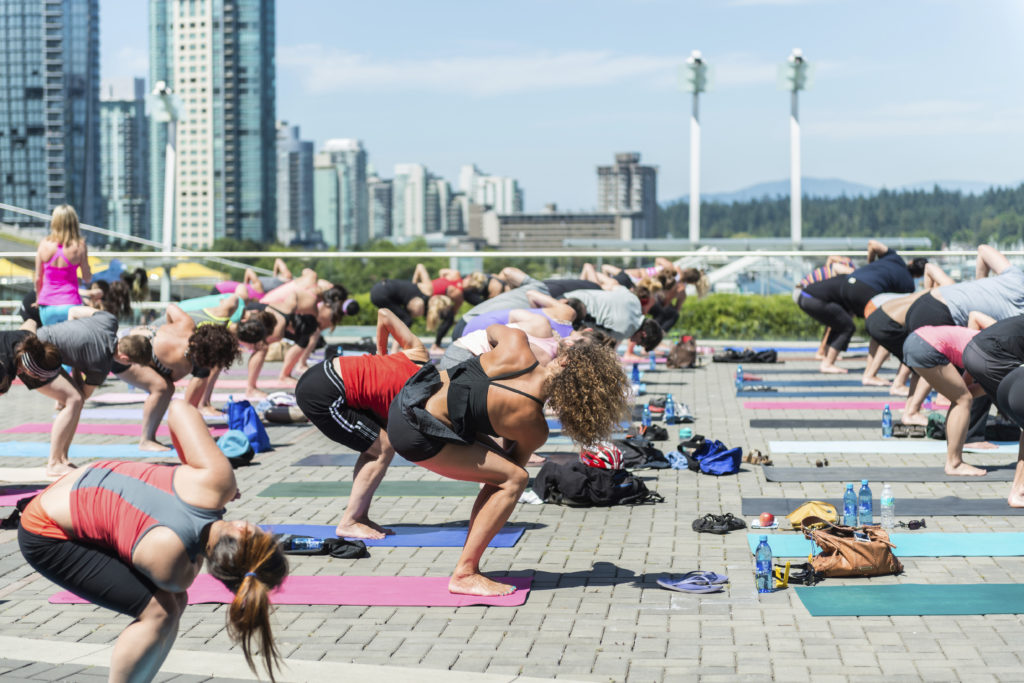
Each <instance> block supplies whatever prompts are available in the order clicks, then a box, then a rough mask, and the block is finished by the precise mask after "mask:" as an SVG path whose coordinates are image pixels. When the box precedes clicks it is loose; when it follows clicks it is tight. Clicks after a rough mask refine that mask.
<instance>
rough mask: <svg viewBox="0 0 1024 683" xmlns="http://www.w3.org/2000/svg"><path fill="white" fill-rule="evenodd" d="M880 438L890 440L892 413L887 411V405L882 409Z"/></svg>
mask: <svg viewBox="0 0 1024 683" xmlns="http://www.w3.org/2000/svg"><path fill="white" fill-rule="evenodd" d="M882 438H883V439H891V438H892V411H891V410H889V404H888V403H886V404H885V407H884V408H882Z"/></svg>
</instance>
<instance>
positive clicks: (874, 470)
mask: <svg viewBox="0 0 1024 683" xmlns="http://www.w3.org/2000/svg"><path fill="white" fill-rule="evenodd" d="M987 469H988V474H986V475H985V476H984V477H956V476H951V475H948V474H946V472H945V471H944V470H943V469H942V465H941V464H939V463H936V464H935V465H933V466H931V467H770V466H769V467H763V468H761V471H762V472H764V478H765V479H767V480H768V481H781V482H803V481H852V482H857V481H860V480H861V479H864V478H865V477H867V478H868V479H869V480H870V481H910V482H931V481H942V482H965V483H966V482H972V481H1013V472H1014V469H1015V465H999V466H996V467H991V466H990V467H988V468H987Z"/></svg>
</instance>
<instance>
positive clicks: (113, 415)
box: [80, 407, 228, 424]
mask: <svg viewBox="0 0 1024 683" xmlns="http://www.w3.org/2000/svg"><path fill="white" fill-rule="evenodd" d="M80 417H81V419H83V420H122V421H123V420H128V421H132V420H137V421H142V408H141V407H138V408H83V409H82V414H81V416H80ZM203 418H204V419H205V420H206V424H225V423H226V422H227V419H228V416H227V415H226V414H224V415H203ZM165 419H166V416H165Z"/></svg>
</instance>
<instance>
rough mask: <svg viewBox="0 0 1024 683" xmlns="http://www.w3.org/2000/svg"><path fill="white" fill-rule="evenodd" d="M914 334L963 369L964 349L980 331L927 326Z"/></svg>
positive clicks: (954, 327)
mask: <svg viewBox="0 0 1024 683" xmlns="http://www.w3.org/2000/svg"><path fill="white" fill-rule="evenodd" d="M914 332H916V333H917V336H918V337H920V338H921V339H924V340H925V341H926V342H928V343H929V344H930V345H931V346H932V347H934V348H935V350H936V351H938V352H939V353H941V354H942V355H943V356H945V357H946V358H948V359H949V362H950V363H952V364H953V365H955V366H957V367H958V368H961V369H963V367H964V348H965V347H966V346H967V344H968V342H970V341H971V340H972V339H974V335H976V334H978V330H969V329H967V328H966V327H960V326H958V325H925V326H924V327H919V328H917V329H916V330H914Z"/></svg>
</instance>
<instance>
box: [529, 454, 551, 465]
mask: <svg viewBox="0 0 1024 683" xmlns="http://www.w3.org/2000/svg"><path fill="white" fill-rule="evenodd" d="M547 461H548V459H547V458H542V457H540V456H539V455H537V454H536V453H534V454H532V455H530V459H529V460H527V461H526V466H527V467H529V466H530V465H543V464H544V463H546V462H547Z"/></svg>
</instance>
